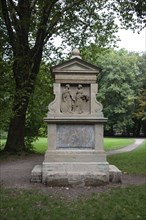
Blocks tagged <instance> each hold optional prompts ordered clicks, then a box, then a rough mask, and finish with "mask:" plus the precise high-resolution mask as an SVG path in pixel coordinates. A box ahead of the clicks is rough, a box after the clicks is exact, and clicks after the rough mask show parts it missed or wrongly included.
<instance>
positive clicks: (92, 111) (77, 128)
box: [31, 51, 121, 186]
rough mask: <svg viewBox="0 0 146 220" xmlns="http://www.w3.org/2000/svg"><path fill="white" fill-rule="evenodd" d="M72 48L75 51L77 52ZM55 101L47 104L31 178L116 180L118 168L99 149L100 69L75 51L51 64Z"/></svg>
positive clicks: (60, 182)
mask: <svg viewBox="0 0 146 220" xmlns="http://www.w3.org/2000/svg"><path fill="white" fill-rule="evenodd" d="M76 52H77V51H76ZM52 72H53V74H54V76H55V83H54V94H55V100H54V101H53V102H52V103H50V105H49V112H48V116H47V118H45V119H44V120H45V121H46V122H47V124H48V150H47V151H46V153H45V158H44V162H43V164H42V165H41V166H38V165H37V166H35V167H34V169H33V170H32V174H31V181H32V182H42V183H44V184H47V185H49V186H67V185H80V186H89V185H90V186H97V185H101V184H106V183H109V181H114V182H120V181H121V171H119V170H118V169H117V168H115V167H114V166H110V165H109V164H108V162H107V160H106V153H105V152H104V148H103V126H104V123H105V122H106V121H107V119H106V118H104V116H103V113H102V105H101V103H99V102H98V101H97V100H96V93H97V84H96V74H98V73H99V68H98V67H96V66H94V65H92V64H89V63H87V62H85V61H82V60H81V59H80V58H79V54H78V56H73V59H71V60H70V61H66V62H65V63H63V64H60V65H57V66H56V67H54V68H52Z"/></svg>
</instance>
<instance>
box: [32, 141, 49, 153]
mask: <svg viewBox="0 0 146 220" xmlns="http://www.w3.org/2000/svg"><path fill="white" fill-rule="evenodd" d="M33 147H34V152H36V153H40V154H44V153H45V152H46V150H47V147H48V143H47V138H46V137H40V138H38V139H37V140H36V141H34V142H33Z"/></svg>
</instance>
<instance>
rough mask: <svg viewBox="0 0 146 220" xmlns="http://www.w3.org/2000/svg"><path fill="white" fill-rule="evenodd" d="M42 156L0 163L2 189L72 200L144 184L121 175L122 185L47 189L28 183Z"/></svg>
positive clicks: (145, 180) (143, 179) (144, 180)
mask: <svg viewBox="0 0 146 220" xmlns="http://www.w3.org/2000/svg"><path fill="white" fill-rule="evenodd" d="M137 147H138V145H137ZM43 159H44V156H42V155H29V156H24V157H23V159H22V158H21V159H16V160H13V161H9V160H8V161H2V162H1V165H0V184H1V187H4V188H17V189H18V188H19V189H37V190H40V191H42V192H45V193H46V192H47V193H49V194H51V195H56V196H59V197H60V198H66V197H67V198H69V199H74V198H78V197H80V196H84V195H90V194H91V193H98V192H103V191H106V190H110V189H111V188H115V187H126V186H128V185H140V184H145V183H146V176H142V175H136V176H135V175H126V174H123V178H122V179H123V182H122V184H111V183H110V184H108V185H106V186H100V187H74V188H68V187H54V188H52V187H47V186H45V185H43V184H39V183H31V182H30V174H31V171H32V169H33V167H34V166H35V165H36V164H42V162H43Z"/></svg>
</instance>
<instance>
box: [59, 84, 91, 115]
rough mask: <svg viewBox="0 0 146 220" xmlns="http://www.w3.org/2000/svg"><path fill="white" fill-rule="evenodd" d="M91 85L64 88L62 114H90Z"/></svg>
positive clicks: (66, 86)
mask: <svg viewBox="0 0 146 220" xmlns="http://www.w3.org/2000/svg"><path fill="white" fill-rule="evenodd" d="M89 103H90V97H89V85H88V86H87V85H86V86H85V87H83V85H81V84H78V85H74V84H73V85H69V84H66V85H65V86H62V96H61V105H60V111H61V113H72V114H82V113H87V112H88V113H89Z"/></svg>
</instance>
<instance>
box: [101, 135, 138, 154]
mask: <svg viewBox="0 0 146 220" xmlns="http://www.w3.org/2000/svg"><path fill="white" fill-rule="evenodd" d="M133 143H134V139H132V138H104V149H105V150H106V151H109V150H115V149H118V148H121V147H126V146H127V145H130V144H133Z"/></svg>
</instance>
